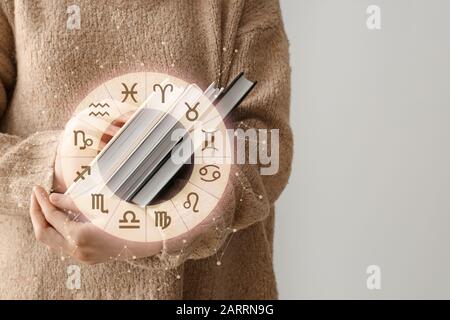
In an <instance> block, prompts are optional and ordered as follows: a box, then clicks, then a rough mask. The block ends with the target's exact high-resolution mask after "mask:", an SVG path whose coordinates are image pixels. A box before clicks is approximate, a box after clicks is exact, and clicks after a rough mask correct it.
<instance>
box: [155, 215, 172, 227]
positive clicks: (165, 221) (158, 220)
mask: <svg viewBox="0 0 450 320" xmlns="http://www.w3.org/2000/svg"><path fill="white" fill-rule="evenodd" d="M171 222H172V218H171V217H170V216H169V215H168V214H167V211H155V227H161V228H162V229H165V228H167V227H168V226H169V225H170V223H171Z"/></svg>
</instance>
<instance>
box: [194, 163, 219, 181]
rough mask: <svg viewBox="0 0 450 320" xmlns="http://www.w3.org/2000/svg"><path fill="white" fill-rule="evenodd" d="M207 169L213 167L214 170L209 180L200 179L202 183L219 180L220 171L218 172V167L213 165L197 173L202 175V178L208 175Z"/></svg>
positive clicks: (202, 168) (204, 167)
mask: <svg viewBox="0 0 450 320" xmlns="http://www.w3.org/2000/svg"><path fill="white" fill-rule="evenodd" d="M208 167H213V168H215V169H216V170H214V171H213V172H212V173H211V178H210V179H204V178H201V179H202V180H203V181H206V182H213V181H216V180H217V179H219V178H220V176H221V174H220V171H219V167H218V166H216V165H214V164H208V165H206V166H203V167H201V168H200V170H199V171H198V172H199V173H200V175H202V176H206V175H208Z"/></svg>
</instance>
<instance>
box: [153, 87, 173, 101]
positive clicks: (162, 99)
mask: <svg viewBox="0 0 450 320" xmlns="http://www.w3.org/2000/svg"><path fill="white" fill-rule="evenodd" d="M156 88H159V90H161V103H166V89H167V88H170V92H172V91H173V85H172V84H170V83H169V84H166V85H165V86H164V88H163V87H162V86H161V85H160V84H159V83H157V84H155V85H154V86H153V91H155V92H156Z"/></svg>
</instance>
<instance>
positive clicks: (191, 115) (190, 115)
mask: <svg viewBox="0 0 450 320" xmlns="http://www.w3.org/2000/svg"><path fill="white" fill-rule="evenodd" d="M184 104H185V105H186V107H188V109H189V110H188V111H186V119H188V120H189V121H195V120H197V119H198V111H197V110H196V109H197V107H198V105H199V104H200V102H197V103H196V104H195V106H193V107H192V108H191V106H190V105H189V103H187V102H185V103H184Z"/></svg>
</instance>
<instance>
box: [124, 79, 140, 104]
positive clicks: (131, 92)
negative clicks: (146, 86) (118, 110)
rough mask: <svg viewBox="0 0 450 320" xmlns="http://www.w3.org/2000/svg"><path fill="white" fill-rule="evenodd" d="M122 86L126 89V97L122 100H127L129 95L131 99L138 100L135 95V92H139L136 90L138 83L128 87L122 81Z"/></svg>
mask: <svg viewBox="0 0 450 320" xmlns="http://www.w3.org/2000/svg"><path fill="white" fill-rule="evenodd" d="M122 86H123V88H124V90H123V91H122V94H123V95H124V98H123V100H122V102H125V101H127V100H128V97H131V99H133V101H134V102H137V100H136V97H135V96H134V95H135V94H137V93H138V92H137V91H136V90H135V88H136V86H137V83H134V84H133V85H132V86H131V89H128V86H127V85H126V84H125V83H123V82H122Z"/></svg>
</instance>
